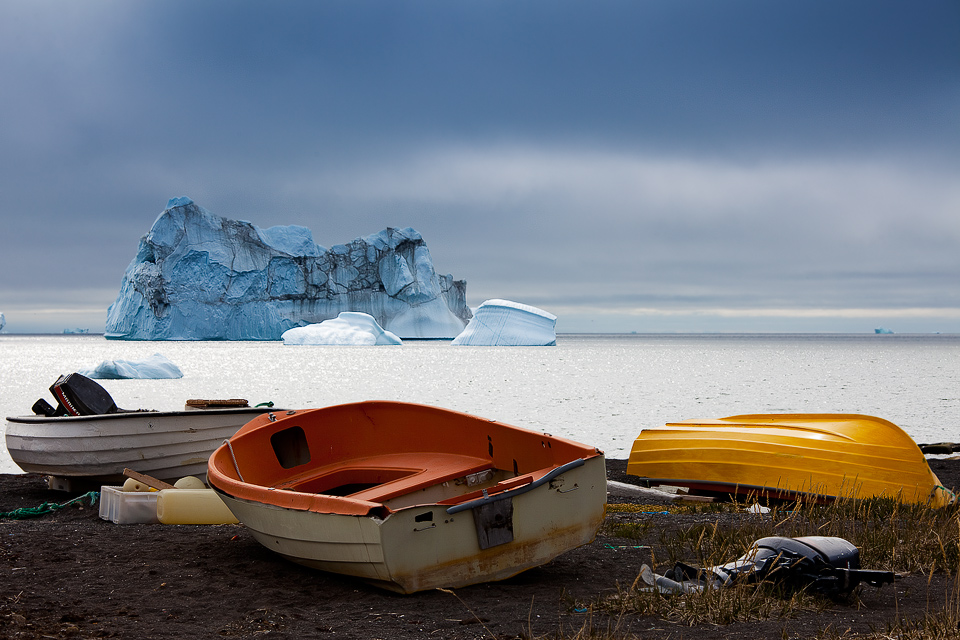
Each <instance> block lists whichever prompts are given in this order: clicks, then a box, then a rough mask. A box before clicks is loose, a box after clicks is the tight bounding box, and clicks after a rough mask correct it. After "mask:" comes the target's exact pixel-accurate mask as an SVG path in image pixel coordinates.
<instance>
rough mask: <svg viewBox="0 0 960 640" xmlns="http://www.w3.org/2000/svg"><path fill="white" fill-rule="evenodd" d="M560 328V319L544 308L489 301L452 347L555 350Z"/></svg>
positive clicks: (479, 308)
mask: <svg viewBox="0 0 960 640" xmlns="http://www.w3.org/2000/svg"><path fill="white" fill-rule="evenodd" d="M556 326H557V316H555V315H553V314H552V313H548V312H546V311H544V310H543V309H538V308H536V307H531V306H530V305H527V304H521V303H519V302H511V301H510V300H496V299H494V300H487V301H486V302H484V303H483V304H481V305H480V306H479V307H477V311H476V313H475V314H474V315H473V318H471V319H470V323H469V324H468V325H467V327H466V328H465V329H464V330H463V331H462V332H461V333H460V335H458V336H457V337H456V338H454V339H453V342H452V343H451V344H455V345H471V346H472V345H486V346H497V347H518V346H528V347H551V346H555V345H556V344H557V330H556Z"/></svg>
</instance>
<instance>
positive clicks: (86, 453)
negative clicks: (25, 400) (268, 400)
mask: <svg viewBox="0 0 960 640" xmlns="http://www.w3.org/2000/svg"><path fill="white" fill-rule="evenodd" d="M267 411H270V409H267V408H254V407H243V408H229V409H203V410H193V411H168V412H158V411H143V412H131V413H112V414H104V415H96V416H61V417H55V418H48V417H44V416H22V417H10V418H7V423H6V446H7V451H8V452H9V453H10V457H11V458H12V459H13V461H14V462H15V463H16V464H17V466H19V467H20V468H21V469H23V471H25V472H27V473H40V474H44V475H50V476H56V477H62V478H76V479H82V480H89V481H104V482H106V481H115V480H118V479H122V478H123V470H124V469H125V468H130V469H133V470H134V471H138V472H140V473H145V474H147V475H150V476H153V477H155V478H159V479H161V480H176V479H179V478H182V477H184V476H191V475H192V476H201V477H202V476H203V475H204V474H206V471H207V461H208V459H209V457H210V454H211V453H212V452H213V451H214V450H215V449H216V448H217V447H218V446H220V444H221V443H223V441H224V440H225V439H227V438H229V437H230V436H232V435H233V434H234V433H235V432H236V431H237V429H239V428H240V427H242V426H243V425H244V424H246V423H247V422H248V421H250V420H251V419H253V418H254V417H256V416H258V415H260V414H262V413H265V412H267Z"/></svg>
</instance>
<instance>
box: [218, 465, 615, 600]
mask: <svg viewBox="0 0 960 640" xmlns="http://www.w3.org/2000/svg"><path fill="white" fill-rule="evenodd" d="M218 493H220V497H221V498H222V499H223V501H224V502H225V503H226V504H227V506H228V507H229V508H230V510H231V511H233V513H234V514H235V515H236V516H237V519H238V520H240V522H242V523H243V524H244V525H245V526H246V527H247V528H248V530H249V531H250V532H251V533H252V534H253V536H254V537H255V538H256V539H257V540H258V541H259V542H260V543H261V544H263V545H264V546H265V547H267V548H268V549H272V550H273V551H275V552H277V553H279V554H281V555H283V556H285V557H286V558H288V559H290V560H292V561H294V562H297V563H299V564H303V565H306V566H310V567H313V568H316V569H321V570H324V571H330V572H334V573H340V574H344V575H349V576H355V577H357V578H361V579H364V580H367V581H370V582H373V583H376V584H377V585H378V586H381V587H384V588H387V589H391V590H394V591H399V592H402V593H412V592H415V591H422V590H425V589H434V588H438V587H448V588H454V587H462V586H466V585H470V584H476V583H479V582H487V581H492V580H502V579H505V578H509V577H510V576H513V575H516V574H518V573H520V572H522V571H524V570H526V569H530V568H532V567H536V566H539V565H542V564H544V563H545V562H549V561H550V560H552V559H553V558H555V557H556V556H558V555H559V554H561V553H563V552H565V551H568V550H570V549H573V548H575V547H577V546H580V545H583V544H587V543H589V542H590V541H591V540H592V539H593V537H594V535H595V534H596V532H597V529H598V528H599V527H600V525H601V524H602V522H603V517H604V508H605V503H606V469H605V464H604V458H603V456H602V455H600V456H596V457H593V458H591V459H588V460H586V461H585V463H584V464H583V465H582V466H579V467H576V468H572V469H569V470H566V471H564V472H563V474H562V475H561V476H558V477H557V478H555V479H554V480H552V481H550V482H548V483H545V484H542V485H541V486H538V487H537V488H535V489H532V490H530V491H528V492H526V493H522V494H520V495H516V496H514V497H512V498H510V500H512V502H513V516H512V517H513V540H512V541H510V542H507V543H505V544H500V545H497V546H492V547H489V548H486V549H481V547H480V543H479V541H478V532H477V527H476V525H475V522H474V513H476V512H475V511H474V510H473V509H465V510H461V511H459V512H456V513H454V514H452V515H451V514H449V513H448V512H447V507H446V506H445V505H438V504H419V505H414V506H410V507H405V508H400V509H398V510H396V511H393V512H391V513H389V514H388V515H387V516H386V517H385V518H383V519H381V518H379V517H376V516H372V515H368V516H350V515H342V514H332V513H317V512H313V511H301V510H294V509H288V508H283V507H278V506H274V505H269V504H263V503H259V502H253V501H248V500H242V499H239V498H235V497H232V496H230V495H228V494H225V493H223V492H220V491H218Z"/></svg>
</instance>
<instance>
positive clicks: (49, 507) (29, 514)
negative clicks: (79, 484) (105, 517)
mask: <svg viewBox="0 0 960 640" xmlns="http://www.w3.org/2000/svg"><path fill="white" fill-rule="evenodd" d="M99 498H100V492H99V491H90V492H88V493H85V494H83V495H82V496H77V497H76V498H74V499H73V500H67V501H66V502H62V503H57V502H44V503H43V504H41V505H40V506H39V507H20V508H19V509H14V510H13V511H0V520H2V519H4V518H7V519H10V520H24V519H26V518H37V517H39V516H45V515H47V514H48V513H53V512H54V511H59V510H60V509H63V508H64V507H66V506H69V505H71V504H73V503H74V502H78V501H82V500H84V499H88V500H90V506H91V507H92V506H93V505H95V504H97V500H98V499H99Z"/></svg>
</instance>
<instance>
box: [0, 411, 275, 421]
mask: <svg viewBox="0 0 960 640" xmlns="http://www.w3.org/2000/svg"><path fill="white" fill-rule="evenodd" d="M271 411H284V410H283V409H275V408H269V407H223V408H218V409H179V410H176V411H154V410H151V409H145V410H138V411H118V412H116V413H94V414H91V415H86V416H37V415H33V416H7V417H6V421H7V422H11V423H14V424H42V423H50V424H56V423H59V422H86V421H92V420H119V419H124V418H127V419H131V418H136V417H141V418H159V417H173V418H176V417H184V416H197V415H204V416H207V415H231V414H242V413H255V414H258V415H259V414H263V413H269V412H271Z"/></svg>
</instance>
